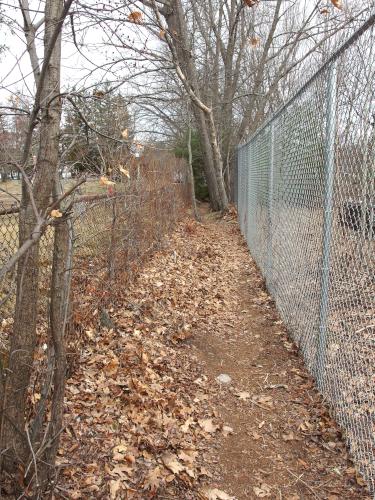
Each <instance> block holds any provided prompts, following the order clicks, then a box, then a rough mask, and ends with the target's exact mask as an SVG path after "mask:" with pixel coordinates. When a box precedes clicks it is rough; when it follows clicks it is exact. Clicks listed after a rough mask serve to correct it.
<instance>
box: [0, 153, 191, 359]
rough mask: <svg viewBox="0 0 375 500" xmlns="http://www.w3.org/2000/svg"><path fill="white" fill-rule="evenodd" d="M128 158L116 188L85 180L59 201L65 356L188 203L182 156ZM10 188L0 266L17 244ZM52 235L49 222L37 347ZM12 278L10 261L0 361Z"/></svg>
mask: <svg viewBox="0 0 375 500" xmlns="http://www.w3.org/2000/svg"><path fill="white" fill-rule="evenodd" d="M133 163H134V165H132V170H131V176H130V179H117V182H116V186H115V188H113V187H112V186H111V187H110V188H108V191H107V187H103V186H101V185H100V179H99V178H95V179H94V178H91V179H89V180H88V181H87V183H86V184H85V188H86V189H87V191H88V192H87V193H86V194H82V193H76V194H75V195H74V198H73V199H69V200H67V201H66V205H71V209H70V212H71V216H70V220H71V227H72V235H70V237H72V238H73V263H72V270H71V271H72V273H71V274H72V288H71V290H72V293H71V297H70V302H71V304H70V313H71V314H70V321H69V324H70V328H69V340H68V344H69V349H68V351H69V361H72V360H73V358H74V357H75V356H76V355H77V354H79V353H77V352H74V345H75V343H76V342H77V341H78V340H79V335H80V333H81V332H82V331H85V329H87V328H90V327H96V326H99V327H100V311H101V310H102V309H105V308H107V307H110V304H111V302H113V301H115V300H116V292H117V291H118V288H116V287H123V286H124V285H125V284H126V281H127V280H130V279H131V278H132V277H134V275H135V274H136V273H137V271H138V270H139V268H140V266H141V264H142V262H143V261H144V259H145V258H147V256H148V255H149V254H150V253H151V252H152V251H154V250H157V249H158V248H160V246H161V245H163V241H164V239H165V237H166V235H167V234H168V232H169V231H170V230H171V229H172V228H173V226H174V225H175V223H176V222H177V221H178V220H179V219H180V218H181V217H182V216H183V215H184V211H185V208H186V207H187V206H188V204H189V202H190V185H189V184H188V182H187V179H188V176H187V167H186V164H185V162H184V161H183V160H179V159H176V158H174V157H173V156H171V155H169V154H163V153H158V152H152V153H150V154H146V155H144V157H142V158H141V159H139V160H135V161H134V162H133ZM72 182H73V181H69V184H68V186H69V185H70V184H71V183H72ZM6 187H7V191H11V190H12V191H14V193H16V194H17V195H19V194H20V191H21V187H20V182H19V181H12V182H10V183H8V184H7V186H6ZM14 193H11V194H9V193H7V192H5V189H4V191H2V196H1V198H0V268H1V267H2V266H3V265H4V264H6V263H7V262H8V260H9V259H10V257H12V256H13V255H14V254H15V252H16V251H17V248H18V225H19V203H16V202H15V200H14ZM54 235H55V229H54V226H53V225H51V226H48V228H47V230H46V231H45V233H44V235H43V236H42V238H41V240H40V245H39V259H38V267H39V280H38V281H39V283H38V285H37V286H38V291H39V296H38V343H39V344H40V345H42V344H43V343H44V342H45V341H46V331H47V329H48V317H49V313H48V309H49V303H50V299H51V290H50V286H51V274H52V262H53V249H54ZM16 278H17V269H16V267H14V268H13V269H12V270H11V271H10V272H9V273H7V274H6V275H5V278H4V279H3V280H2V281H1V283H0V326H1V328H0V333H1V334H0V359H1V356H2V355H4V356H6V353H7V352H8V350H9V341H10V337H11V334H12V325H13V321H14V310H15V303H16V281H17V279H16ZM73 361H74V360H73Z"/></svg>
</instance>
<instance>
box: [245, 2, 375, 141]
mask: <svg viewBox="0 0 375 500" xmlns="http://www.w3.org/2000/svg"><path fill="white" fill-rule="evenodd" d="M374 24H375V9H374V13H373V14H371V16H370V17H369V18H368V19H367V21H365V22H364V23H363V24H362V26H360V27H359V28H358V30H356V31H355V33H353V35H352V36H350V37H349V38H348V39H347V40H346V41H345V42H344V43H343V44H342V45H341V46H340V47H339V48H338V49H337V50H336V51H335V52H334V53H333V54H332V55H331V56H330V57H329V58H328V59H327V61H326V62H325V63H324V64H322V65H321V66H320V68H319V69H318V70H317V71H316V72H315V73H314V74H313V75H312V76H311V77H310V78H309V79H308V80H307V81H306V82H305V83H304V84H303V85H302V86H301V87H300V88H299V89H298V90H297V92H295V93H294V94H293V95H292V96H291V97H290V98H289V99H288V100H287V101H286V102H285V103H284V104H282V105H281V106H280V107H279V108H278V109H277V110H276V111H275V113H273V115H272V116H270V117H269V118H268V119H267V120H266V121H265V122H264V123H263V124H262V125H261V126H260V127H259V128H258V129H257V130H256V131H255V132H254V133H253V134H252V135H251V136H250V137H249V138H248V139H246V140H244V142H243V143H242V144H241V143H240V144H239V145H238V146H237V148H238V149H241V148H243V147H244V146H246V145H247V144H249V143H250V142H251V141H252V140H253V139H255V138H256V137H257V136H258V135H259V134H260V133H261V132H262V131H263V130H264V129H265V128H267V127H268V126H269V125H270V124H271V123H272V122H273V121H274V120H276V118H277V117H278V116H279V115H280V114H281V113H282V112H283V111H284V110H285V109H287V108H288V107H289V106H290V105H291V104H293V102H294V101H295V100H296V99H297V98H298V97H299V96H300V95H301V94H302V93H303V92H304V91H305V90H306V88H307V87H309V86H310V85H311V84H312V83H313V82H314V80H316V78H318V77H319V76H320V75H321V74H322V73H323V72H324V71H325V70H326V69H327V68H328V67H330V66H331V65H332V64H333V63H335V62H336V60H337V59H338V58H339V57H340V56H341V55H342V54H343V53H344V52H345V51H346V50H347V49H348V48H349V47H351V46H352V45H353V44H354V43H355V42H356V41H357V40H358V38H360V37H361V36H362V35H363V33H365V32H366V31H367V30H368V29H369V28H371V27H372V26H373V25H374Z"/></svg>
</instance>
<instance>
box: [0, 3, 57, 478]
mask: <svg viewBox="0 0 375 500" xmlns="http://www.w3.org/2000/svg"><path fill="white" fill-rule="evenodd" d="M63 6H64V3H63V0H46V4H45V34H44V61H46V63H44V64H47V66H46V67H45V68H44V75H43V83H42V85H41V87H40V88H39V89H38V90H39V92H40V94H39V95H40V129H39V148H38V155H37V162H36V170H35V179H34V182H33V185H32V195H31V193H30V192H29V186H27V184H26V182H25V180H24V181H23V187H22V202H21V207H20V216H19V245H20V246H21V245H22V244H23V243H24V242H25V241H26V240H27V239H28V238H29V237H30V234H31V232H32V231H33V229H34V227H35V226H36V222H37V215H36V213H35V210H34V208H36V210H37V211H38V213H39V214H42V213H43V212H44V211H45V210H46V209H47V207H48V205H49V202H50V198H51V194H52V188H53V183H54V181H55V173H56V169H57V168H58V151H59V148H58V146H59V131H60V118H61V103H60V99H59V97H57V96H58V95H59V93H60V61H61V25H60V31H59V32H58V34H57V38H56V26H59V22H60V20H61V15H62V11H63ZM42 71H43V69H42ZM40 78H41V77H40ZM38 90H37V92H38ZM33 127H34V124H33V123H30V130H31V131H32V130H33ZM30 141H31V139H30ZM28 150H29V144H26V145H25V158H24V159H25V164H26V162H27V157H28ZM32 198H33V199H34V202H35V206H33V203H32ZM38 288H39V243H36V244H35V245H33V246H32V247H31V248H30V249H29V250H28V251H27V252H26V254H25V255H24V256H23V257H21V259H20V260H19V262H18V268H17V295H16V307H15V321H14V329H13V334H12V337H11V346H10V355H9V367H8V370H7V373H6V379H5V390H4V394H3V398H4V413H3V415H2V429H1V448H2V450H7V451H6V454H5V459H6V460H5V463H6V465H7V468H8V469H10V470H11V471H13V472H14V471H15V470H17V469H19V467H21V469H25V468H26V467H27V464H28V461H29V457H30V455H31V450H30V444H29V440H28V439H27V435H26V432H25V408H26V401H27V389H28V387H29V383H30V378H31V373H32V365H33V358H34V350H35V345H36V323H37V311H38Z"/></svg>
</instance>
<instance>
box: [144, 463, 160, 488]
mask: <svg viewBox="0 0 375 500" xmlns="http://www.w3.org/2000/svg"><path fill="white" fill-rule="evenodd" d="M161 479H162V470H161V468H160V467H159V466H158V467H155V469H152V470H150V471H149V472H148V473H147V475H146V477H145V480H144V483H143V487H144V489H146V490H151V492H153V493H155V491H156V490H158V488H159V486H160V483H161Z"/></svg>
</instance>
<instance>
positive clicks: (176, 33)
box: [163, 0, 228, 211]
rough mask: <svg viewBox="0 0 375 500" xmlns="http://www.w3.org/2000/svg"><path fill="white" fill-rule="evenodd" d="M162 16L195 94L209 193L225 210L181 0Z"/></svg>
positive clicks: (213, 134) (211, 125)
mask: <svg viewBox="0 0 375 500" xmlns="http://www.w3.org/2000/svg"><path fill="white" fill-rule="evenodd" d="M163 15H164V17H165V19H166V22H167V25H168V29H169V32H170V34H171V36H172V38H173V43H174V47H175V50H176V55H177V61H176V62H177V63H178V64H179V65H180V67H181V68H182V70H183V72H184V75H185V78H186V81H187V84H188V85H189V86H190V89H191V94H194V96H195V97H196V98H195V99H192V102H193V104H194V110H193V112H194V117H195V120H196V124H197V129H198V132H199V135H200V138H201V142H202V149H203V156H204V172H205V176H206V181H207V187H208V191H209V195H210V202H211V206H212V208H213V209H214V210H222V211H223V210H225V209H226V208H227V205H228V198H227V194H226V190H225V183H224V178H223V162H222V158H221V153H220V147H219V143H218V135H217V131H216V127H215V121H214V116H213V112H212V109H210V108H208V107H207V106H205V105H203V106H199V103H198V101H200V94H199V82H198V76H197V72H196V68H195V66H194V62H193V60H192V55H191V53H190V50H189V41H188V40H189V38H188V31H187V25H186V20H185V16H184V11H183V7H182V3H181V0H173V2H171V6H170V8H169V9H167V10H166V11H165V12H164V11H163Z"/></svg>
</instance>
